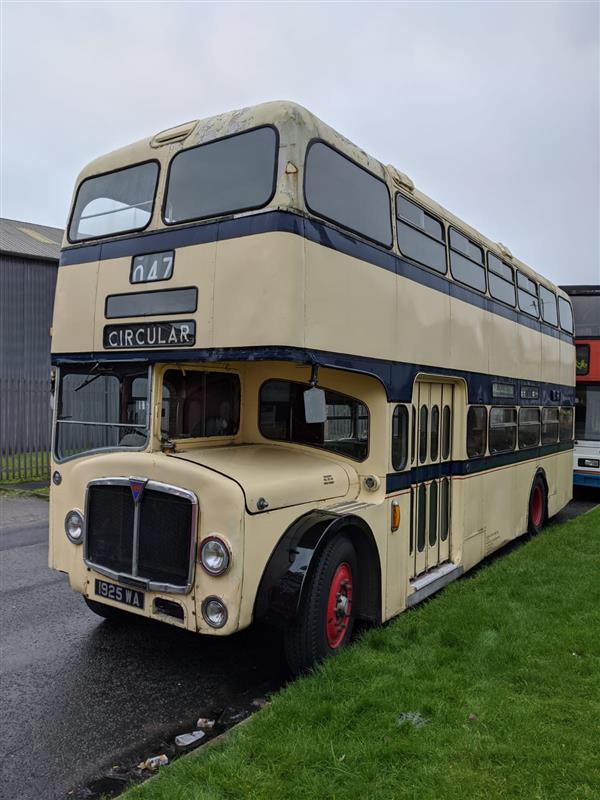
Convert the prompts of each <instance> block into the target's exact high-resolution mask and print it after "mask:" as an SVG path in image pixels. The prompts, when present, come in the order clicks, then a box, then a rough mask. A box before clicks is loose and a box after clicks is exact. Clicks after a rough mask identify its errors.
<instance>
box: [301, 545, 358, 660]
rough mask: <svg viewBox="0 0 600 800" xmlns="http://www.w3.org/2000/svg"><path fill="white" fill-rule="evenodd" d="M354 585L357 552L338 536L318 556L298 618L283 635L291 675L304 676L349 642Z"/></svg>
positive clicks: (353, 606)
mask: <svg viewBox="0 0 600 800" xmlns="http://www.w3.org/2000/svg"><path fill="white" fill-rule="evenodd" d="M356 583H357V561H356V551H355V550H354V547H353V545H352V542H351V541H350V539H348V537H347V536H337V537H335V538H334V539H332V540H331V541H330V542H328V543H327V544H326V545H325V547H324V549H323V552H322V553H321V555H320V556H319V560H318V562H317V563H316V565H315V568H314V571H313V572H312V576H311V577H310V578H309V584H308V586H307V587H306V589H305V591H304V593H303V600H302V603H301V607H300V611H299V613H298V617H297V619H296V621H295V622H294V624H293V626H292V627H291V628H290V629H289V630H288V631H287V632H286V634H285V653H286V657H287V661H288V664H289V667H290V669H291V670H292V672H294V673H295V674H299V673H302V672H306V671H307V670H308V669H310V668H311V667H312V666H313V665H314V664H315V663H318V662H319V661H322V660H323V659H324V658H327V657H328V656H331V655H334V654H335V653H337V652H338V651H339V650H340V648H342V647H343V646H344V645H345V644H347V643H348V642H349V641H350V637H351V636H352V628H353V625H354V618H355V611H354V609H355V602H356Z"/></svg>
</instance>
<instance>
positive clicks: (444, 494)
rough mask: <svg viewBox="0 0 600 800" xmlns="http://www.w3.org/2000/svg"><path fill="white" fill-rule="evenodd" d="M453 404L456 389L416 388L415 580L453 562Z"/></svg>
mask: <svg viewBox="0 0 600 800" xmlns="http://www.w3.org/2000/svg"><path fill="white" fill-rule="evenodd" d="M453 400H454V386H453V385H452V384H447V383H437V382H436V383H434V382H425V381H419V382H417V384H416V385H415V390H414V394H413V403H414V405H415V412H416V413H415V419H416V447H415V451H416V452H415V463H414V464H413V470H414V471H413V476H414V477H413V486H412V499H413V509H414V513H413V515H412V517H413V518H412V524H413V535H412V539H411V541H412V542H414V547H413V553H412V556H413V559H414V561H413V564H412V565H411V566H412V569H411V573H412V575H411V577H414V576H416V575H420V574H421V573H423V572H426V571H428V570H430V569H433V568H434V567H437V566H438V564H442V563H443V562H444V561H448V559H449V558H450V497H451V485H450V484H451V477H450V464H451V461H452V425H453V418H454V414H453V411H454V409H453Z"/></svg>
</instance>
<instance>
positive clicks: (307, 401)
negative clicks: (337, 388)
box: [304, 386, 327, 423]
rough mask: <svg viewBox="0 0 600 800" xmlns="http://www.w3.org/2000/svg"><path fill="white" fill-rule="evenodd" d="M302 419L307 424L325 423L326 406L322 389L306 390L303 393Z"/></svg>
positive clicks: (314, 387)
mask: <svg viewBox="0 0 600 800" xmlns="http://www.w3.org/2000/svg"><path fill="white" fill-rule="evenodd" d="M304 418H305V420H306V422H308V423H316V422H326V421H327V406H326V404H325V392H324V391H323V389H317V387H316V386H313V387H312V389H307V390H306V391H305V392H304Z"/></svg>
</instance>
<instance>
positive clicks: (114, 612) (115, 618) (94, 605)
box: [83, 597, 133, 622]
mask: <svg viewBox="0 0 600 800" xmlns="http://www.w3.org/2000/svg"><path fill="white" fill-rule="evenodd" d="M83 599H84V600H85V604H86V606H87V607H88V608H89V609H90V611H93V612H94V614H98V616H99V617H104V619H107V620H109V621H110V622H129V620H130V619H131V618H132V616H133V614H129V613H128V612H127V611H123V610H122V609H120V608H114V607H113V606H107V605H106V604H105V603H98V602H97V601H96V600H90V599H89V597H84V598H83Z"/></svg>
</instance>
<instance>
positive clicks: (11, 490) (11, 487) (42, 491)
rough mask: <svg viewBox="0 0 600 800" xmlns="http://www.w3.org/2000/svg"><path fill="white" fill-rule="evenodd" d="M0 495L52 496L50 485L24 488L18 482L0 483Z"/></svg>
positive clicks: (46, 497)
mask: <svg viewBox="0 0 600 800" xmlns="http://www.w3.org/2000/svg"><path fill="white" fill-rule="evenodd" d="M0 497H43V498H45V499H46V500H47V499H48V498H49V497H50V486H41V487H39V488H37V489H22V488H19V485H18V484H10V483H8V484H7V483H0Z"/></svg>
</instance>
